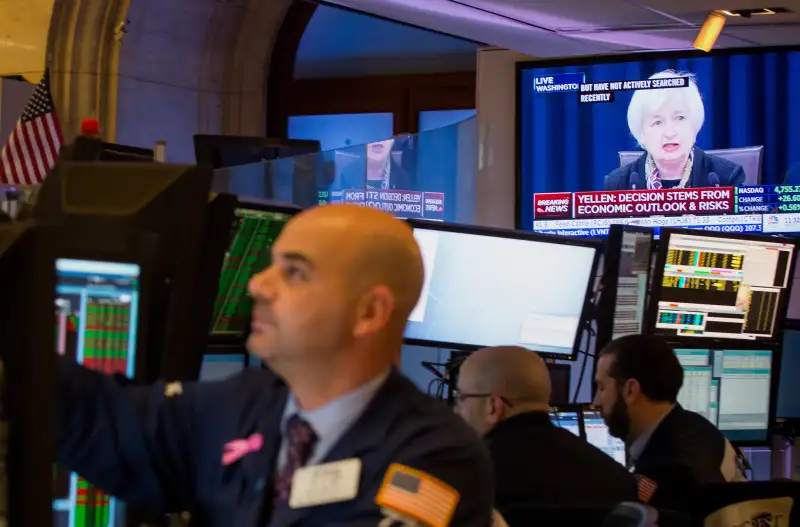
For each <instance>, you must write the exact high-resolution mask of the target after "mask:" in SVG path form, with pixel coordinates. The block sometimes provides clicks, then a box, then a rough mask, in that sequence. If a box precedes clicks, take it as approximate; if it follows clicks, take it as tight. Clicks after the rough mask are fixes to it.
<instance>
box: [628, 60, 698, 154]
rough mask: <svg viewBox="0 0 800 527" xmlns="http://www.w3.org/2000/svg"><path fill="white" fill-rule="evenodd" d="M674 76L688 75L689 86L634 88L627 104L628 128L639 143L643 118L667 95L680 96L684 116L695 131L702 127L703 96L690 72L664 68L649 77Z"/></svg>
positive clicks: (655, 108)
mask: <svg viewBox="0 0 800 527" xmlns="http://www.w3.org/2000/svg"><path fill="white" fill-rule="evenodd" d="M675 77H689V86H687V87H686V88H657V89H654V90H636V91H635V92H633V97H631V102H630V104H629V105H628V129H629V130H630V131H631V135H633V137H634V139H636V141H637V142H638V143H639V144H640V145H641V144H642V136H643V135H644V134H643V133H642V129H643V125H644V119H645V117H646V116H647V115H650V114H652V113H653V112H655V111H656V110H658V109H659V108H661V106H662V105H663V104H664V103H665V102H666V101H667V99H668V98H669V97H675V96H680V97H681V98H682V99H683V102H684V104H686V108H687V110H688V112H689V114H688V115H687V116H686V118H687V119H689V122H691V123H692V124H693V125H694V129H695V132H699V131H700V129H701V128H702V127H703V122H704V121H705V118H706V109H705V107H704V106H703V97H702V96H701V95H700V90H699V89H697V82H696V81H695V78H694V75H693V74H691V73H680V72H677V71H675V70H664V71H660V72H658V73H656V74H655V75H652V76H651V77H650V79H670V78H675Z"/></svg>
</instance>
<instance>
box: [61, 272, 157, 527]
mask: <svg viewBox="0 0 800 527" xmlns="http://www.w3.org/2000/svg"><path fill="white" fill-rule="evenodd" d="M140 271H141V270H140V267H139V266H138V265H136V264H133V263H120V262H107V261H94V260H76V259H67V258H60V259H58V260H57V261H56V276H57V282H56V284H57V285H56V300H55V323H56V343H55V344H56V346H55V347H56V352H57V353H58V354H59V355H63V356H65V357H68V358H70V359H72V360H75V361H77V362H78V363H79V364H83V365H84V366H85V367H87V368H89V369H92V370H97V371H101V372H103V373H105V374H109V375H111V374H116V375H121V376H124V377H127V378H133V377H134V376H135V374H136V342H137V336H138V335H137V327H138V325H137V319H138V315H139V313H138V309H139V279H140ZM54 477H55V490H54V500H53V511H54V525H55V526H56V527H80V526H84V525H93V526H95V527H118V526H119V527H121V526H123V525H124V521H125V514H124V510H123V506H122V503H121V502H119V501H118V500H116V499H115V498H112V497H110V496H109V495H108V494H106V493H105V492H103V491H101V490H100V489H98V488H96V487H94V486H92V485H90V484H89V483H88V482H87V481H86V480H84V479H83V478H81V477H79V476H78V475H77V474H71V473H69V472H67V471H65V470H63V469H62V468H60V467H56V470H55V474H54Z"/></svg>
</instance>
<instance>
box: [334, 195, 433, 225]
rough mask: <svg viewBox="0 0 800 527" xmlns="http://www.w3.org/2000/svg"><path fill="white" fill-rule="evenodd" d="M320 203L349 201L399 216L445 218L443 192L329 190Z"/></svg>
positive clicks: (431, 218) (408, 217) (405, 217)
mask: <svg viewBox="0 0 800 527" xmlns="http://www.w3.org/2000/svg"><path fill="white" fill-rule="evenodd" d="M324 198H325V199H324V201H323V196H320V204H322V203H352V204H355V205H363V206H365V207H371V208H373V209H379V210H383V211H386V212H388V213H389V214H392V215H394V216H396V217H398V218H404V219H425V220H436V221H444V193H443V192H420V191H416V190H389V189H385V190H375V189H348V190H332V191H329V192H327V195H326V196H325V197H324Z"/></svg>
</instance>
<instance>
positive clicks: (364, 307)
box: [353, 285, 396, 337]
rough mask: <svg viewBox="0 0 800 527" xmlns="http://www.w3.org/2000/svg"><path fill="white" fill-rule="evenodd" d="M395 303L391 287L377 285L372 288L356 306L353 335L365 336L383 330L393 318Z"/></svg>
mask: <svg viewBox="0 0 800 527" xmlns="http://www.w3.org/2000/svg"><path fill="white" fill-rule="evenodd" d="M395 304H396V301H395V298H394V294H392V291H391V290H390V289H389V287H387V286H385V285H377V286H375V287H373V288H372V289H370V290H369V291H368V292H367V293H366V294H365V295H364V296H363V297H361V300H360V301H359V303H358V307H357V308H356V321H355V326H354V327H353V336H354V337H365V336H368V335H373V334H375V333H377V332H379V331H381V330H383V329H384V328H385V327H386V326H388V325H389V322H390V321H391V320H392V315H393V314H394V309H395Z"/></svg>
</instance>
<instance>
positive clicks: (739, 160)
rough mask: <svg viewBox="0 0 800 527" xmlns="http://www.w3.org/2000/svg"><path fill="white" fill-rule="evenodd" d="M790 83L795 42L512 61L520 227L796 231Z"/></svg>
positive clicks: (796, 78)
mask: <svg viewBox="0 0 800 527" xmlns="http://www.w3.org/2000/svg"><path fill="white" fill-rule="evenodd" d="M798 83H800V48H797V47H786V48H770V49H764V48H762V49H754V48H748V49H726V50H715V51H713V52H711V53H705V52H699V51H694V50H691V51H690V50H684V51H670V52H664V53H647V54H642V53H633V54H629V55H608V56H600V57H597V56H592V57H581V58H567V59H553V60H537V61H531V62H524V63H519V64H518V70H517V125H518V126H517V130H518V137H517V176H518V179H517V181H518V191H517V196H518V200H519V202H518V221H519V224H518V225H519V226H520V227H521V228H523V229H530V230H534V231H536V232H547V233H552V234H559V235H564V236H583V237H588V236H605V235H606V234H607V233H608V228H609V225H611V224H614V223H617V224H618V223H627V224H638V225H640V226H645V227H653V228H655V229H656V231H658V229H659V228H661V227H682V228H695V229H705V230H724V231H729V232H745V233H746V232H752V233H760V232H764V233H789V232H800V222H798V219H799V218H800V212H798V210H797V208H796V205H795V202H796V201H797V200H798V199H800V186H798V182H800V149H798V148H797V147H796V145H797V142H798V140H800V128H798V127H797V126H796V123H797V122H798V119H800V93H798V92H797V90H791V89H787V87H789V86H796V85H798ZM658 234H659V233H658V232H656V235H657V236H658Z"/></svg>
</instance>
